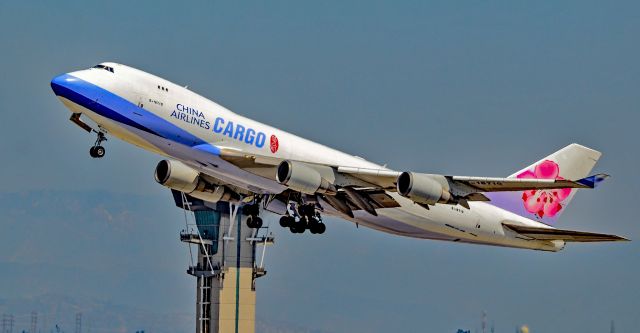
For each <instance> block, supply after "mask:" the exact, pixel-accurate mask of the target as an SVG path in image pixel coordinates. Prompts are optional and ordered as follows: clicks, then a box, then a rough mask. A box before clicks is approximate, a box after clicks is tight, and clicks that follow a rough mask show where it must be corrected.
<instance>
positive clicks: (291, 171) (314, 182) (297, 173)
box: [276, 161, 336, 194]
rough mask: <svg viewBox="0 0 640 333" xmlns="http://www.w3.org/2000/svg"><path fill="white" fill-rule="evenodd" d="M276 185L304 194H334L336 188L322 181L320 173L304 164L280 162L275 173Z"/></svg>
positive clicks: (324, 180)
mask: <svg viewBox="0 0 640 333" xmlns="http://www.w3.org/2000/svg"><path fill="white" fill-rule="evenodd" d="M276 180H277V181H278V183H280V184H282V185H285V186H287V187H288V188H290V189H292V190H295V191H298V192H301V193H305V194H315V193H327V192H331V193H335V191H336V188H335V186H334V185H333V184H331V183H330V182H329V181H327V180H326V179H324V178H323V177H322V175H321V174H320V172H319V171H318V170H316V169H314V168H312V167H311V166H309V165H308V164H306V163H302V162H296V161H282V162H281V163H280V165H279V166H278V171H277V173H276Z"/></svg>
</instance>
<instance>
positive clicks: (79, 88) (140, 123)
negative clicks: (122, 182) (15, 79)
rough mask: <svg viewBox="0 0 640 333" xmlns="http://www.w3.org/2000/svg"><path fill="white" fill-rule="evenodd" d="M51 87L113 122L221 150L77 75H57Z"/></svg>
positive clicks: (213, 149) (183, 142)
mask: <svg viewBox="0 0 640 333" xmlns="http://www.w3.org/2000/svg"><path fill="white" fill-rule="evenodd" d="M51 88H52V89H53V91H54V92H55V94H56V95H58V96H62V97H64V98H66V99H68V100H70V101H72V102H74V103H76V104H78V105H81V106H83V107H85V108H87V109H89V110H91V111H93V112H95V113H97V114H99V115H101V116H103V117H106V118H109V119H111V120H113V121H116V122H119V123H122V124H126V125H129V126H132V127H135V128H137V129H139V130H142V131H145V132H147V133H151V134H154V135H157V136H160V137H162V138H165V139H168V140H171V141H174V142H177V143H181V144H184V145H187V146H190V147H193V146H200V147H201V148H200V150H205V151H207V152H209V153H215V152H219V149H217V147H214V146H211V145H210V144H208V143H207V142H206V141H204V140H202V139H200V138H198V137H196V136H195V135H193V134H191V133H189V132H187V131H186V130H184V129H182V128H180V127H178V126H176V125H174V124H172V123H171V122H169V121H167V120H166V119H163V118H161V117H159V116H157V115H155V114H153V113H151V112H149V111H147V110H145V109H143V108H141V107H139V106H137V105H135V104H133V103H131V102H129V101H128V100H126V99H124V98H122V97H120V96H118V95H116V94H114V93H112V92H110V91H108V90H106V89H104V88H101V87H99V86H96V85H95V84H92V83H89V82H87V81H84V80H82V79H79V78H77V77H75V76H72V75H69V74H64V75H61V76H59V77H56V78H55V79H53V81H51ZM206 146H211V147H210V148H208V149H202V147H206Z"/></svg>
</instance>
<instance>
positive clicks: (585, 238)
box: [502, 223, 629, 242]
mask: <svg viewBox="0 0 640 333" xmlns="http://www.w3.org/2000/svg"><path fill="white" fill-rule="evenodd" d="M502 225H504V226H505V227H506V228H509V229H511V230H513V231H514V232H516V233H518V234H520V235H523V236H526V237H530V238H533V239H537V240H563V241H565V242H619V241H629V240H628V239H626V238H624V237H620V236H616V235H608V234H599V233H594V232H585V231H576V230H562V229H554V228H539V227H530V226H523V225H515V224H511V223H503V224H502Z"/></svg>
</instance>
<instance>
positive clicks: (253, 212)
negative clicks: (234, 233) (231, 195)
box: [242, 203, 262, 229]
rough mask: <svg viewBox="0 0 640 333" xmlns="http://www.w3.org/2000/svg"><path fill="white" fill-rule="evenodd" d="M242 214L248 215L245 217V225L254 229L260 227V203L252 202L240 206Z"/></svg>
mask: <svg viewBox="0 0 640 333" xmlns="http://www.w3.org/2000/svg"><path fill="white" fill-rule="evenodd" d="M242 214H243V215H249V217H248V218H247V227H249V228H255V229H260V228H262V219H261V218H260V217H259V216H258V214H260V204H258V203H254V204H249V205H244V206H242Z"/></svg>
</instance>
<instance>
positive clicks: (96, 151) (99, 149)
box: [89, 132, 107, 158]
mask: <svg viewBox="0 0 640 333" xmlns="http://www.w3.org/2000/svg"><path fill="white" fill-rule="evenodd" d="M104 141H107V137H106V136H105V135H104V133H102V132H98V137H97V138H96V142H95V143H94V144H93V147H91V149H89V155H91V157H93V158H102V157H104V155H105V153H106V150H105V149H104V147H103V146H101V144H102V142H104Z"/></svg>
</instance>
